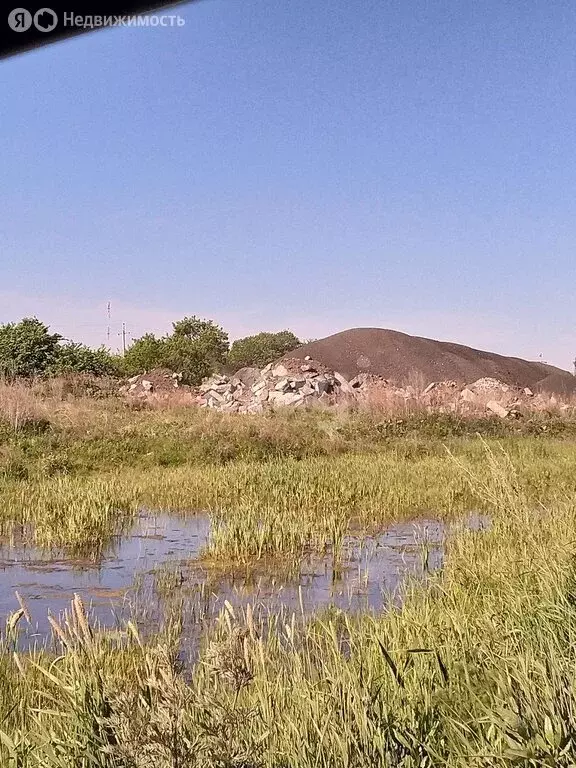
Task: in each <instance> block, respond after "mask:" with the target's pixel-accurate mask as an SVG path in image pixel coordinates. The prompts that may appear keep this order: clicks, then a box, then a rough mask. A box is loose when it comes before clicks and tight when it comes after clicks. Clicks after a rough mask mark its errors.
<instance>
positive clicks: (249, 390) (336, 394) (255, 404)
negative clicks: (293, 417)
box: [196, 359, 354, 413]
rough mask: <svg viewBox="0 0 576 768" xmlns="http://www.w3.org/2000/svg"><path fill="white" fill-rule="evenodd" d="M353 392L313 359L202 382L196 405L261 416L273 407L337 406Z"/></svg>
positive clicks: (244, 370) (293, 361) (341, 378)
mask: <svg viewBox="0 0 576 768" xmlns="http://www.w3.org/2000/svg"><path fill="white" fill-rule="evenodd" d="M353 394H354V390H353V389H352V388H351V386H350V384H349V383H348V382H347V381H346V379H345V378H344V377H343V376H341V375H340V374H339V373H336V372H334V371H330V370H328V369H327V368H326V366H323V365H322V364H321V363H318V362H316V361H314V360H310V359H308V360H283V361H282V362H281V363H270V364H269V365H267V366H266V367H265V368H263V369H262V370H261V371H258V369H255V368H242V369H241V370H240V371H238V372H237V373H236V374H234V375H233V376H231V377H230V376H225V375H216V376H211V377H210V378H209V379H206V380H205V381H203V382H202V384H201V385H200V387H199V389H198V396H197V398H196V403H197V404H198V405H199V406H201V407H205V408H217V409H218V410H219V411H226V412H229V413H261V412H262V411H263V410H265V408H270V407H284V406H291V407H299V406H305V405H312V404H314V403H315V402H317V403H320V404H326V405H330V404H334V403H335V402H337V401H341V400H342V398H343V396H346V395H350V396H352V395H353Z"/></svg>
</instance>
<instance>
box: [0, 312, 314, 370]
mask: <svg viewBox="0 0 576 768" xmlns="http://www.w3.org/2000/svg"><path fill="white" fill-rule="evenodd" d="M301 343H302V342H301V341H300V340H299V339H298V338H297V337H296V336H295V335H294V334H293V333H292V331H288V330H286V331H280V332H279V333H268V332H262V333H258V334H256V335H254V336H247V337H245V338H243V339H238V340H236V341H234V342H233V343H232V345H230V344H229V341H228V334H227V333H226V332H225V331H224V329H223V328H221V327H220V326H219V325H217V324H216V323H215V322H214V321H213V320H204V319H200V318H198V317H196V316H191V317H184V318H182V320H178V321H177V322H175V323H173V324H172V332H171V333H168V334H165V335H164V336H156V335H154V334H153V333H146V334H144V336H142V337H140V338H139V339H136V340H135V341H134V342H133V343H132V344H131V345H130V346H129V347H128V349H127V350H126V353H125V354H124V355H119V354H115V353H113V352H111V351H110V350H109V349H107V348H106V347H99V348H98V349H93V348H91V347H89V346H87V345H86V344H80V343H78V342H74V341H69V340H66V339H64V338H63V337H62V336H60V334H58V333H51V331H50V328H49V327H48V326H47V325H45V324H44V323H42V322H41V321H40V320H38V319H37V318H35V317H26V318H24V319H23V320H21V321H20V322H18V323H6V324H4V325H0V377H1V378H3V379H15V378H33V377H38V376H60V375H65V374H72V373H76V374H91V375H94V376H118V377H123V376H132V375H135V374H139V373H143V372H144V371H150V370H152V369H154V368H165V369H168V370H170V371H174V372H177V373H181V374H182V378H183V381H185V382H186V383H189V384H198V383H200V381H201V380H202V379H203V378H205V377H206V376H209V375H211V374H212V373H215V372H218V371H223V370H227V371H229V372H232V371H236V370H238V369H239V368H243V367H245V366H256V367H258V368H262V367H264V366H265V365H267V364H268V363H270V362H272V361H273V360H276V359H277V358H279V357H281V356H282V355H284V354H286V353H287V352H290V351H291V350H293V349H296V347H298V346H300V345H301Z"/></svg>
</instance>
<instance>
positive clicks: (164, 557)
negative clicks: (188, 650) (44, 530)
mask: <svg viewBox="0 0 576 768" xmlns="http://www.w3.org/2000/svg"><path fill="white" fill-rule="evenodd" d="M469 525H470V527H473V528H479V527H482V526H483V525H485V520H484V519H483V518H479V517H471V518H470V521H469ZM209 530H210V522H209V519H208V518H207V517H206V516H203V515H195V516H189V517H181V516H171V515H152V514H148V513H147V514H142V515H141V516H140V517H139V518H138V519H137V521H136V522H135V525H134V527H133V529H132V530H131V531H130V532H129V533H128V534H127V535H124V536H122V537H119V539H118V540H117V541H116V543H115V544H114V545H113V546H112V547H110V549H109V550H108V551H106V552H105V554H104V556H103V557H102V558H101V559H100V560H98V561H97V562H91V561H89V560H81V559H74V558H70V557H65V556H63V555H62V553H60V554H58V553H56V554H55V553H53V552H52V553H50V552H48V553H47V552H45V551H43V550H40V549H36V548H34V547H26V546H18V544H17V543H16V544H14V543H12V545H10V544H6V543H5V544H3V545H1V546H0V616H8V615H9V614H10V613H11V612H12V611H14V610H16V609H17V608H18V601H17V598H16V596H15V593H16V592H18V593H19V595H20V596H21V597H22V598H23V599H24V601H25V603H26V604H27V606H28V610H29V612H30V614H31V616H32V625H31V626H25V625H23V626H22V630H23V634H24V640H25V642H26V644H29V643H30V641H32V642H34V641H35V640H38V641H43V640H45V639H46V638H49V637H50V636H51V629H50V624H49V622H48V614H52V615H53V616H56V617H57V616H59V615H60V614H62V612H63V611H64V610H66V609H67V608H68V606H69V604H70V601H71V599H72V598H73V596H74V594H75V593H77V594H79V595H80V596H81V597H82V599H83V601H84V603H85V605H86V606H87V607H88V608H89V610H90V614H91V617H92V619H93V620H95V621H97V622H98V623H99V624H101V625H103V626H106V627H114V626H120V625H121V624H122V621H123V620H125V619H127V618H130V617H132V618H134V617H136V619H137V621H138V624H139V626H141V627H142V629H143V630H144V631H154V630H155V629H156V628H157V627H158V626H159V625H160V623H161V622H162V620H163V619H164V618H165V617H166V616H167V615H169V614H171V615H173V612H174V610H175V609H178V610H179V611H180V614H181V615H182V617H183V621H184V631H185V634H186V633H188V635H189V641H190V642H192V641H193V638H195V637H197V635H198V628H199V627H200V626H202V625H203V624H205V622H206V621H210V620H211V619H213V618H214V617H215V616H216V615H217V614H218V612H219V610H220V609H221V608H222V607H223V605H224V601H226V600H227V601H228V602H229V603H231V604H232V605H233V606H235V607H242V606H244V605H246V604H248V603H250V604H254V603H258V604H260V605H261V606H262V609H263V610H265V611H268V612H272V613H273V612H276V611H280V610H282V609H288V610H294V611H298V612H304V613H306V614H307V613H312V612H313V611H315V610H318V609H321V608H325V607H327V606H335V607H338V608H342V609H345V610H349V611H360V610H375V611H378V610H381V609H382V608H383V607H384V606H385V605H386V604H390V602H391V601H393V600H394V599H395V593H397V591H398V587H399V586H400V584H401V583H402V581H403V579H405V578H406V576H407V575H408V574H415V575H417V576H422V575H424V574H425V573H427V572H431V571H434V570H436V569H437V568H439V567H440V566H441V563H442V553H443V541H444V537H445V533H446V529H445V526H444V525H443V524H442V523H439V522H437V521H434V520H418V521H415V522H404V523H396V524H394V525H391V526H390V527H388V528H387V529H386V530H385V531H384V532H383V533H382V534H380V535H378V536H372V537H361V538H360V537H358V538H357V537H353V536H349V537H347V538H346V540H345V542H344V547H343V552H342V556H341V558H340V559H339V561H338V562H337V563H335V562H333V560H332V558H331V557H326V558H322V557H319V556H310V557H308V558H305V559H304V560H303V562H302V563H300V564H299V567H298V568H296V569H294V568H292V569H289V570H286V569H282V568H280V567H279V566H276V567H273V566H271V565H270V564H269V563H267V564H266V563H264V564H260V565H259V564H255V565H253V566H250V567H245V568H236V569H234V570H226V571H223V570H221V569H216V568H212V567H207V566H206V565H204V564H203V563H202V561H201V560H200V561H199V560H198V559H197V558H198V556H199V554H200V552H201V549H202V547H203V546H204V545H205V543H206V541H207V538H208V534H209Z"/></svg>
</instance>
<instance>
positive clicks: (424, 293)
mask: <svg viewBox="0 0 576 768" xmlns="http://www.w3.org/2000/svg"><path fill="white" fill-rule="evenodd" d="M173 12H174V11H170V13H173ZM178 13H180V15H181V16H182V17H183V18H184V19H185V21H186V24H185V25H184V26H183V27H174V28H168V27H156V28H143V27H140V28H124V29H120V28H118V29H110V30H104V31H100V32H94V33H91V34H87V35H83V36H81V37H80V38H77V39H74V40H69V41H66V42H63V43H60V44H56V45H53V46H49V47H47V48H45V49H42V50H38V51H34V52H30V53H27V54H25V55H22V56H19V57H16V58H14V59H10V60H8V61H6V62H4V63H2V64H1V65H0V109H1V111H0V121H1V122H0V137H1V138H0V260H1V261H0V265H1V269H0V322H5V321H9V320H17V319H19V318H20V317H22V316H23V315H27V314H36V315H38V316H39V317H40V318H41V319H43V320H45V321H46V322H48V323H49V324H51V325H52V326H53V327H54V328H55V329H56V330H59V331H60V332H62V333H63V334H64V335H66V336H69V337H73V338H75V339H80V340H83V341H86V342H88V343H91V344H99V343H101V342H105V341H106V325H107V319H106V303H107V301H108V300H110V301H111V303H112V335H111V345H112V346H116V345H117V343H118V337H117V332H118V330H119V328H120V324H121V322H122V321H124V322H126V324H127V328H128V332H129V334H130V335H131V336H133V337H135V336H138V335H141V334H142V333H143V332H145V331H146V330H154V331H164V330H166V329H167V328H168V327H169V324H170V321H171V320H175V319H178V318H179V317H181V316H182V315H184V314H199V315H201V316H204V317H210V318H213V319H215V320H217V321H218V322H220V323H221V324H223V325H224V326H225V327H226V329H227V330H228V331H229V333H230V335H231V337H237V336H239V335H243V334H245V333H250V332H257V331H259V330H280V329H283V328H286V327H289V328H292V329H293V330H294V331H295V332H296V333H298V334H299V335H301V336H302V337H319V336H323V335H326V334H328V333H332V332H336V331H339V330H343V329H345V328H348V327H355V326H377V327H385V328H386V327H387V328H395V329H397V330H403V331H406V332H408V333H415V334H418V335H422V336H431V337H436V338H442V339H447V340H454V341H459V342H462V343H465V344H469V345H472V346H479V347H482V348H485V349H491V350H493V351H498V352H502V353H505V354H516V355H518V356H526V357H529V358H534V359H536V358H538V356H539V355H543V359H545V360H548V361H549V362H553V363H556V364H559V365H562V366H563V367H566V368H568V367H570V366H571V362H572V360H573V358H574V356H575V355H576V302H575V290H576V258H575V256H576V3H575V2H574V0H554V2H553V3H550V2H548V1H547V0H528V1H526V0H410V1H409V2H407V1H406V0H356V2H350V0H348V1H347V2H345V1H344V0H315V1H314V2H311V1H310V0H289V1H287V0H242V2H238V0H203V1H202V2H199V3H192V4H191V5H184V6H181V7H179V8H178Z"/></svg>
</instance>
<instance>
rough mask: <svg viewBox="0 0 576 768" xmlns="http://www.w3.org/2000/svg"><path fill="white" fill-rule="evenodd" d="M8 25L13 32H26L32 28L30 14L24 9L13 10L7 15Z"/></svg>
mask: <svg viewBox="0 0 576 768" xmlns="http://www.w3.org/2000/svg"><path fill="white" fill-rule="evenodd" d="M8 25H9V27H10V29H12V30H13V31H14V32H26V31H27V30H29V29H30V27H31V26H32V14H31V13H30V11H27V10H26V8H14V10H13V11H10V13H9V14H8Z"/></svg>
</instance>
